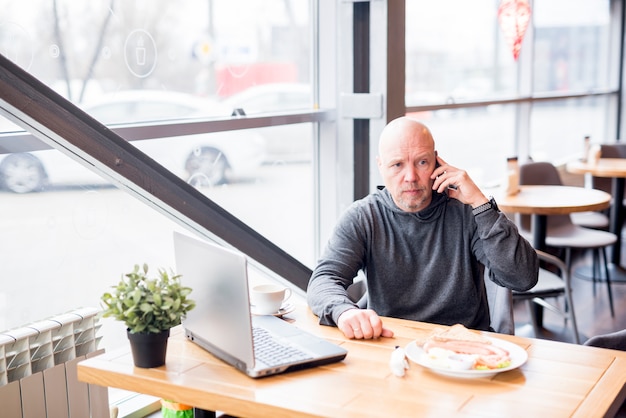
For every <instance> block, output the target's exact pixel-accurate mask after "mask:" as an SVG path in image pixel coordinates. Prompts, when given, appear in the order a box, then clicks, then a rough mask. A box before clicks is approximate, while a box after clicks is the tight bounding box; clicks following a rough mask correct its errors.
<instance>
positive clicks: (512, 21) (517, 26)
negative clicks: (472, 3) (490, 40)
mask: <svg viewBox="0 0 626 418" xmlns="http://www.w3.org/2000/svg"><path fill="white" fill-rule="evenodd" d="M498 22H499V23H500V28H501V29H502V32H504V37H505V39H506V41H507V43H508V44H509V47H510V48H511V51H512V52H513V58H514V59H515V60H516V61H517V57H518V56H519V53H520V50H521V49H522V41H523V40H524V35H525V34H526V29H528V24H529V23H530V4H528V1H527V0H502V3H501V4H500V7H499V8H498Z"/></svg>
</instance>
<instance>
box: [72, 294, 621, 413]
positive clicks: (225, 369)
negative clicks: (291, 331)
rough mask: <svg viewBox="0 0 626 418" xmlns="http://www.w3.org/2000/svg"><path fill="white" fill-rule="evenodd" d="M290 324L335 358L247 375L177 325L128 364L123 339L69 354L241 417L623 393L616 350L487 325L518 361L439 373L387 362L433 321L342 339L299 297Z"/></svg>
mask: <svg viewBox="0 0 626 418" xmlns="http://www.w3.org/2000/svg"><path fill="white" fill-rule="evenodd" d="M289 317H290V318H292V319H294V320H295V321H294V324H295V325H296V326H299V327H303V328H305V329H308V330H309V331H311V332H313V333H315V334H317V335H320V336H323V337H325V338H327V339H328V340H331V341H333V342H336V343H338V344H341V345H342V346H344V347H345V348H347V349H348V351H349V353H348V356H347V357H346V359H345V360H344V361H342V362H340V363H335V364H331V365H326V366H321V367H317V368H314V369H308V370H301V371H296V372H291V373H286V374H282V375H278V376H273V377H268V378H262V379H251V378H248V377H247V376H245V375H244V374H242V373H241V372H239V371H237V370H235V369H234V368H232V367H230V366H228V365H226V364H225V363H223V362H221V361H220V360H218V359H217V358H215V357H213V356H212V355H211V354H209V353H208V352H206V351H204V350H202V349H201V348H199V347H198V346H196V345H195V344H193V343H191V342H189V341H186V340H185V338H184V335H183V333H182V330H180V329H178V330H177V331H176V332H173V334H172V337H170V345H169V348H168V354H167V362H166V365H165V366H162V367H159V368H155V369H139V368H135V367H133V365H132V358H131V355H130V350H129V348H123V349H121V350H118V351H113V352H110V353H105V354H103V355H101V356H98V357H94V358H91V359H87V360H84V361H82V362H80V363H79V364H78V378H79V380H81V381H83V382H88V383H92V384H97V385H101V386H112V387H117V388H122V389H126V390H130V391H134V392H139V393H145V394H149V395H153V396H157V397H161V398H167V399H172V400H176V401H178V402H182V403H185V404H189V405H194V406H196V407H198V408H201V409H202V410H207V411H215V410H217V411H223V412H226V413H228V414H231V415H235V416H245V417H270V416H271V417H295V416H299V417H300V416H302V417H321V416H325V417H329V416H332V417H357V416H358V417H382V416H388V417H406V416H412V417H419V416H446V417H448V416H466V417H469V416H473V417H478V416H491V417H513V416H519V417H538V416H545V417H551V418H554V417H571V416H573V417H584V418H588V417H599V416H613V415H614V413H615V412H616V410H617V409H618V408H619V406H620V405H621V404H622V403H623V401H624V399H625V398H626V388H625V384H626V352H621V351H615V350H606V349H600V348H594V347H587V346H581V345H574V344H566V343H561V342H555V341H548V340H539V339H529V338H521V337H515V336H510V335H502V334H490V333H485V334H486V335H490V336H492V337H497V338H502V339H504V340H507V341H509V342H513V343H515V344H517V345H519V346H521V347H523V348H524V349H525V350H526V351H527V353H528V356H529V359H528V361H527V362H526V363H525V364H524V365H523V366H521V367H520V368H518V369H514V370H511V371H507V372H504V373H500V374H497V375H496V376H493V377H488V378H478V379H466V378H456V377H446V376H442V375H439V374H436V373H434V372H432V371H430V370H428V369H425V368H423V367H422V366H420V365H418V364H415V363H411V365H410V369H409V370H407V373H406V375H405V376H404V377H396V376H395V375H393V374H392V373H391V371H390V368H389V359H390V355H391V352H392V351H393V349H394V347H395V346H402V347H404V346H406V344H408V343H409V342H411V341H413V340H414V339H416V338H421V337H423V336H425V335H427V334H428V333H429V332H430V331H431V330H432V329H433V328H434V327H435V325H432V324H428V323H422V322H414V321H407V320H400V319H392V318H384V322H385V324H386V326H388V327H389V328H391V329H393V331H394V332H395V334H396V335H395V337H394V338H392V339H388V338H381V339H378V340H369V341H364V340H347V339H346V338H344V337H343V334H341V332H340V331H339V330H338V329H337V328H333V327H325V326H320V325H318V323H317V318H316V317H315V316H314V315H313V314H312V313H310V311H309V309H308V308H307V307H305V306H298V307H297V309H296V310H295V312H294V313H292V314H290V315H289Z"/></svg>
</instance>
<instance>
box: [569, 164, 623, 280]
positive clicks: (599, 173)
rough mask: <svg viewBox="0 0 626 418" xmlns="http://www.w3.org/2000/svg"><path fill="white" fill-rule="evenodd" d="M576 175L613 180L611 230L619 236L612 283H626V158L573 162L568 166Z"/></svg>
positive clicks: (612, 262)
mask: <svg viewBox="0 0 626 418" xmlns="http://www.w3.org/2000/svg"><path fill="white" fill-rule="evenodd" d="M566 168H567V171H569V172H570V173H574V174H592V175H594V176H596V177H606V178H612V179H613V180H612V183H611V193H612V195H613V204H612V207H611V217H610V226H609V230H610V231H611V232H613V233H614V234H615V235H616V236H617V241H616V242H615V244H614V245H613V250H612V252H611V264H610V272H611V273H610V274H611V281H618V282H626V271H625V270H624V269H623V267H622V266H621V255H622V233H621V231H622V225H623V224H624V217H623V213H624V183H625V182H626V158H600V159H599V160H598V162H597V163H595V164H593V163H587V162H583V161H572V162H570V163H568V164H567V166H566Z"/></svg>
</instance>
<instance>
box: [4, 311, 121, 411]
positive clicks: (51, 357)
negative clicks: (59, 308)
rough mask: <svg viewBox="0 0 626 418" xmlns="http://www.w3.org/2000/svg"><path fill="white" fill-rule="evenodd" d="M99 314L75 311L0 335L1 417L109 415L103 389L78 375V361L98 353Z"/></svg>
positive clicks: (105, 394)
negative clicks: (85, 381)
mask: <svg viewBox="0 0 626 418" xmlns="http://www.w3.org/2000/svg"><path fill="white" fill-rule="evenodd" d="M98 314H99V310H97V309H94V308H85V309H77V310H75V311H71V312H68V313H66V314H63V315H58V316H55V317H52V318H48V319H46V320H43V321H40V322H36V323H33V324H29V325H26V326H24V327H21V328H16V329H12V330H8V331H4V332H2V333H0V416H2V417H3V418H31V417H32V418H46V417H47V418H88V417H93V418H108V417H109V400H108V390H107V388H104V387H100V386H95V385H88V384H86V383H82V382H79V381H78V379H77V376H76V364H77V363H78V362H79V361H80V360H82V359H84V358H86V357H91V356H93V355H96V354H99V353H100V352H102V350H98V349H97V346H98V342H99V341H100V337H97V332H98V330H99V328H100V325H99V320H98V319H99V316H98Z"/></svg>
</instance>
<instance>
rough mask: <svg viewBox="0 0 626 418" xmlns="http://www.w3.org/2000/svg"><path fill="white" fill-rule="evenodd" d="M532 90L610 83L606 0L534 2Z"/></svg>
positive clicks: (609, 33) (608, 29) (555, 89)
mask: <svg viewBox="0 0 626 418" xmlns="http://www.w3.org/2000/svg"><path fill="white" fill-rule="evenodd" d="M533 4H534V7H533V20H534V25H535V51H534V52H535V57H534V60H533V65H534V77H533V79H534V83H535V86H534V90H535V92H548V91H558V92H563V91H586V90H589V89H597V88H609V87H613V88H615V87H616V85H613V86H612V85H610V80H611V77H609V72H610V68H609V66H608V64H609V55H610V53H611V49H610V48H611V47H612V46H611V42H610V35H611V28H610V26H609V23H610V19H609V17H610V16H609V15H610V13H609V12H610V10H609V0H549V1H548V0H543V1H535V2H533Z"/></svg>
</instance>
